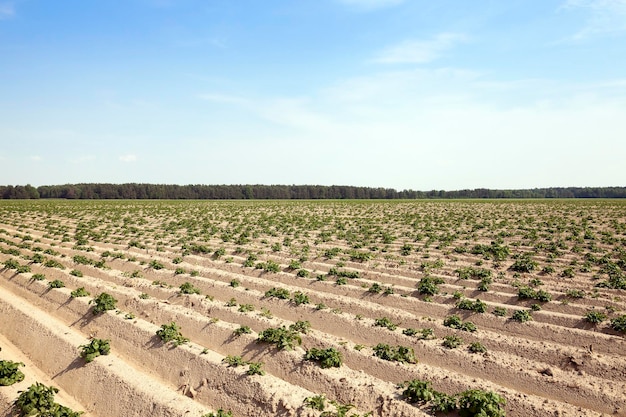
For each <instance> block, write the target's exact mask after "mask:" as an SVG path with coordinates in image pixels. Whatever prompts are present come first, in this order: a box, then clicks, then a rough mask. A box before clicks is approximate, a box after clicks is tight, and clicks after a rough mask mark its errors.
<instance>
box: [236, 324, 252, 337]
mask: <svg viewBox="0 0 626 417" xmlns="http://www.w3.org/2000/svg"><path fill="white" fill-rule="evenodd" d="M250 333H252V329H251V328H250V327H248V326H241V327H239V328H238V329H235V331H233V334H234V335H235V336H241V335H242V334H250Z"/></svg>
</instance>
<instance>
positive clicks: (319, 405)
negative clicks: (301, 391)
mask: <svg viewBox="0 0 626 417" xmlns="http://www.w3.org/2000/svg"><path fill="white" fill-rule="evenodd" d="M325 403H326V397H325V396H324V395H314V396H312V397H306V398H305V399H304V406H305V407H307V408H310V409H312V410H316V411H324V409H325V408H326V404H325Z"/></svg>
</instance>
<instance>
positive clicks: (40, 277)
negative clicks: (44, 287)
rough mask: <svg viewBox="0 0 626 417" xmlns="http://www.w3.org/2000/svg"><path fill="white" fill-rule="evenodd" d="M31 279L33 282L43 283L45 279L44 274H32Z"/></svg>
mask: <svg viewBox="0 0 626 417" xmlns="http://www.w3.org/2000/svg"><path fill="white" fill-rule="evenodd" d="M31 279H32V280H33V281H43V280H44V279H46V276H45V275H44V274H34V275H33V276H32V277H31Z"/></svg>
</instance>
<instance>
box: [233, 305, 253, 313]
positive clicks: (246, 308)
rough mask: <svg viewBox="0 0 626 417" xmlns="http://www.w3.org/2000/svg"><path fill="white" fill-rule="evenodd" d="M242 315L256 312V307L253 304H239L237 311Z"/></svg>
mask: <svg viewBox="0 0 626 417" xmlns="http://www.w3.org/2000/svg"><path fill="white" fill-rule="evenodd" d="M237 311H239V312H240V313H249V312H251V311H254V306H253V305H252V304H239V308H238V309H237Z"/></svg>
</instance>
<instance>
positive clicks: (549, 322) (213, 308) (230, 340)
mask: <svg viewBox="0 0 626 417" xmlns="http://www.w3.org/2000/svg"><path fill="white" fill-rule="evenodd" d="M63 221H64V222H70V223H72V222H74V221H75V220H73V219H70V218H63ZM21 222H22V223H25V224H21V225H20V226H19V227H18V226H16V225H15V224H14V223H12V222H10V221H8V220H7V219H5V222H4V223H2V222H0V223H1V224H0V227H1V228H3V230H4V231H5V233H4V234H3V235H2V237H3V241H2V242H0V248H2V249H10V248H19V252H20V256H19V257H17V256H15V255H12V254H11V253H8V250H5V251H3V253H0V262H4V261H6V260H8V259H17V260H19V262H20V264H22V265H25V264H27V265H29V267H30V272H24V273H17V272H16V271H15V270H14V269H8V268H4V269H2V270H1V271H0V275H1V276H0V314H1V316H2V320H1V321H0V346H1V347H2V348H3V350H2V351H1V352H0V358H1V359H5V358H8V359H12V360H20V361H22V362H24V363H26V364H27V366H26V368H25V373H26V374H27V379H26V380H25V381H23V382H22V383H20V384H17V385H16V386H12V387H0V410H1V413H3V414H0V415H2V416H4V415H6V416H9V415H10V411H9V408H10V403H11V402H12V401H13V400H14V398H15V397H16V395H17V391H18V390H21V389H25V387H28V386H29V385H30V384H31V383H33V381H35V380H37V381H40V382H44V383H46V384H48V385H54V386H57V387H59V388H60V389H61V391H60V393H59V395H58V402H60V403H62V404H64V405H68V406H70V407H71V408H73V409H76V410H85V411H86V412H87V413H86V414H85V416H89V417H91V416H105V415H106V416H128V415H137V416H141V415H156V416H161V415H162V416H182V415H185V416H188V415H189V416H198V417H200V416H202V415H203V414H206V413H208V412H210V411H211V410H217V409H218V408H222V409H225V410H232V412H233V415H234V416H317V415H319V412H315V411H313V410H311V409H309V408H306V407H304V405H303V404H304V400H305V398H307V397H311V396H313V395H317V394H323V395H325V397H326V398H327V399H329V400H334V401H338V402H340V403H343V404H353V405H354V406H355V407H356V408H355V409H354V410H353V412H354V413H365V412H371V413H372V415H373V416H381V417H382V416H398V417H400V416H424V415H428V414H427V410H426V408H425V407H423V406H422V407H420V406H416V405H412V404H408V403H406V402H405V401H404V400H403V399H402V398H401V395H400V392H401V390H399V389H398V388H397V387H396V385H397V384H398V383H401V382H403V381H406V380H410V379H414V378H419V379H423V380H428V381H430V382H432V384H433V386H434V387H435V388H436V389H437V390H440V391H443V392H446V393H449V394H454V393H458V392H461V391H463V390H467V389H476V388H480V389H485V390H491V391H495V392H498V393H500V394H501V395H503V396H504V397H505V398H506V399H507V405H506V409H507V415H508V416H525V417H529V416H546V415H555V416H595V415H617V416H626V395H625V394H624V393H625V392H626V357H625V356H624V352H625V351H626V338H624V336H623V335H621V334H618V333H616V332H614V331H613V330H611V329H610V327H609V326H607V325H606V324H600V325H595V326H594V325H591V324H589V323H587V322H585V321H584V320H582V319H581V317H582V316H583V315H584V314H585V313H586V312H587V311H589V310H590V309H598V310H599V309H605V308H606V307H607V306H610V307H611V308H612V309H613V310H614V311H616V313H615V314H619V312H620V311H623V310H624V309H626V305H625V302H624V298H622V297H623V296H624V295H626V292H624V291H620V290H610V291H609V290H600V291H597V292H596V293H595V294H596V295H595V296H594V297H585V298H581V299H569V298H567V297H566V295H565V293H566V291H567V290H570V289H573V288H574V289H575V288H579V289H581V290H585V291H589V290H590V286H589V285H588V284H586V283H585V280H586V279H589V278H590V277H589V276H587V275H584V274H581V275H580V276H578V277H577V278H576V279H574V280H571V281H570V282H566V283H564V282H563V280H562V279H556V278H555V279H553V278H552V277H550V276H545V275H538V274H525V275H523V277H522V278H523V279H526V280H528V279H530V278H541V280H543V281H544V286H543V287H542V288H545V289H547V290H549V291H550V293H551V294H553V300H552V301H549V302H544V303H541V310H540V311H536V312H534V313H533V320H532V321H530V322H526V323H518V322H515V321H512V320H511V319H510V318H504V317H496V316H495V315H493V314H490V313H484V314H477V313H471V312H468V311H464V310H459V309H457V308H456V307H455V301H456V300H455V299H454V298H453V297H452V296H451V294H452V293H454V292H458V293H460V294H462V295H463V296H464V297H467V298H470V299H476V298H480V299H481V300H482V301H484V302H486V303H487V305H488V311H491V310H493V308H494V307H505V308H507V310H508V317H510V314H511V312H513V311H514V310H516V309H527V308H529V307H530V305H531V304H533V303H535V302H534V301H532V300H531V301H520V300H518V298H517V290H516V288H515V287H512V286H511V284H510V282H511V278H510V277H509V273H508V272H507V273H506V277H505V278H503V279H500V280H497V281H496V282H494V283H493V284H492V285H491V287H490V290H489V291H488V292H483V291H477V290H476V289H475V287H476V285H477V281H476V280H461V279H459V278H458V276H457V274H456V273H455V272H454V271H455V270H456V269H457V268H460V267H463V266H471V265H474V264H475V263H476V259H475V257H473V256H472V255H469V254H456V255H455V256H454V257H452V256H451V255H443V253H442V257H445V256H447V257H445V259H446V265H445V266H444V267H443V268H439V269H437V270H434V271H424V270H423V268H419V267H416V264H417V263H418V259H419V258H415V262H413V263H408V264H401V263H400V264H399V263H395V262H392V261H388V262H383V261H382V260H374V261H367V262H352V261H350V260H344V261H343V262H342V266H341V267H340V268H341V269H342V270H348V271H358V272H359V273H360V278H358V279H349V280H348V282H347V284H346V285H337V284H336V283H335V282H334V278H330V277H329V278H328V279H326V280H325V281H321V280H318V279H317V276H319V275H325V274H326V273H327V272H328V271H329V270H330V269H331V268H334V267H335V268H336V263H335V262H334V261H330V260H328V259H326V258H324V257H322V256H311V257H309V259H307V260H305V261H303V262H302V267H303V268H306V269H307V270H308V271H310V272H311V273H310V275H309V277H306V278H305V277H296V274H295V272H294V271H293V270H292V269H290V268H289V267H288V266H289V264H290V261H291V260H292V259H293V255H292V254H289V253H288V252H287V251H285V250H279V251H273V252H271V253H270V256H269V258H270V259H273V260H274V261H276V262H277V263H279V264H280V265H281V272H278V273H273V272H264V271H262V270H259V269H255V268H247V267H243V266H242V263H243V262H244V261H245V259H246V255H243V254H241V253H240V248H238V245H236V244H233V243H224V242H221V241H219V240H218V241H214V242H207V244H209V245H212V246H213V247H217V246H218V245H219V246H221V247H224V248H225V252H226V255H224V256H221V257H219V258H217V257H215V256H211V255H210V254H206V255H201V254H195V255H194V254H185V256H184V257H181V253H180V249H179V248H176V246H175V245H173V244H172V245H171V246H170V245H168V244H167V243H160V244H158V245H155V246H148V247H146V248H137V247H129V246H128V244H126V243H123V242H117V243H116V240H120V238H119V237H117V238H116V237H115V236H109V238H108V239H107V241H90V242H89V247H90V250H89V251H85V250H81V248H77V247H75V246H74V244H73V243H71V242H62V241H61V239H60V238H54V237H51V236H50V233H49V230H48V229H46V228H45V227H44V225H43V224H41V223H40V222H38V221H37V219H36V218H33V219H30V220H28V219H21ZM159 224H160V222H159V221H155V220H154V219H153V221H152V222H151V223H148V224H146V225H144V226H143V227H145V228H146V229H149V228H150V227H157V226H158V225H159ZM155 225H156V226H155ZM26 233H27V234H28V236H29V237H30V238H31V239H33V240H35V241H36V242H35V243H34V244H32V245H29V247H24V246H22V247H20V245H21V244H22V243H23V239H21V238H20V236H23V235H24V234H26ZM158 239H159V238H156V237H155V238H154V240H153V241H152V242H154V241H156V240H158ZM147 241H151V240H150V239H148V240H147ZM276 241H278V240H271V238H268V239H267V245H271V244H272V243H275V242H276ZM334 245H337V243H336V242H335V243H334ZM34 247H39V250H37V251H35V250H33V248H34ZM157 247H158V250H156V249H157ZM246 247H247V248H248V249H249V250H254V249H255V248H256V249H259V251H260V250H261V248H263V247H264V246H263V245H262V244H261V243H260V241H258V240H253V241H252V242H250V243H249V244H247V246H246ZM327 247H328V248H330V247H332V246H331V245H327ZM399 247H400V244H398V243H393V244H391V245H390V246H389V250H390V251H391V250H393V249H395V250H396V251H397V250H399V249H398V248H399ZM518 248H520V247H518ZM46 249H50V253H47V254H46V255H45V256H46V258H47V259H54V260H55V261H57V262H59V263H61V264H62V265H64V266H65V269H63V270H62V269H59V268H51V267H45V266H43V265H42V264H41V263H37V262H33V261H32V258H33V256H34V255H35V254H36V253H42V250H46ZM324 249H325V247H324V246H323V245H320V248H319V249H318V253H319V252H321V251H323V250H324ZM519 250H524V247H521V248H520V249H519ZM106 252H109V253H111V252H116V253H121V254H124V257H123V258H121V259H113V258H111V257H107V258H103V259H105V261H106V266H107V268H106V269H104V268H96V267H94V266H92V265H82V264H78V263H76V262H74V261H73V260H72V258H73V257H74V256H75V255H81V256H85V257H87V258H90V259H94V260H99V259H100V257H101V255H102V254H104V253H106ZM568 256H569V255H568ZM568 256H566V257H564V259H563V261H562V262H563V265H567V262H571V261H570V258H571V257H568ZM129 258H130V260H129ZM177 258H180V259H177ZM267 258H268V256H267V255H266V256H265V257H264V259H267ZM433 258H434V257H433ZM226 259H229V260H228V261H226ZM409 259H411V258H409ZM150 262H159V263H161V264H162V265H163V268H162V269H159V270H157V269H155V268H153V267H150ZM509 262H510V261H509ZM177 268H178V269H180V270H182V272H181V271H178V272H177V271H176V270H177ZM501 269H502V270H503V271H507V268H506V265H504V266H502V267H501ZM71 271H80V272H81V273H82V276H77V275H81V274H78V273H70V272H71ZM190 271H195V273H194V274H193V275H190V273H189V272H190ZM133 272H137V273H136V274H135V275H138V276H137V277H135V278H131V275H132V273H133ZM37 273H41V274H44V275H45V278H46V279H45V280H44V281H34V280H33V279H32V276H33V274H37ZM427 274H428V275H431V276H437V277H439V278H441V279H442V280H443V284H441V285H440V289H441V291H440V293H439V294H437V295H435V296H433V297H432V300H424V297H423V296H421V295H419V294H418V293H417V292H416V286H417V284H418V283H419V280H420V279H421V278H423V277H424V276H425V275H427ZM589 275H590V274H589ZM54 279H59V280H62V281H63V282H64V283H65V288H60V289H50V288H48V282H50V281H52V280H54ZM233 280H236V282H237V283H238V285H232V282H233ZM155 282H159V283H162V285H155V284H154V283H155ZM185 282H189V283H191V284H193V285H194V286H195V287H196V288H198V290H199V292H200V295H195V294H192V295H181V294H179V290H178V287H179V286H180V285H181V284H183V283H185ZM373 283H379V284H381V285H382V286H392V287H393V290H394V291H393V294H390V295H383V294H372V293H370V292H368V291H367V289H368V288H369V287H370V286H371V285H372V284H373ZM79 287H84V288H85V289H86V290H87V291H89V292H90V293H91V294H92V296H91V297H84V298H71V297H70V292H71V291H72V290H74V289H76V288H79ZM273 287H278V288H284V289H286V290H288V291H289V292H290V294H293V293H294V292H296V291H301V292H303V293H306V294H307V295H308V296H309V299H310V302H309V303H308V304H303V305H296V304H295V303H294V302H293V301H290V300H279V299H276V298H271V297H266V296H265V291H267V290H268V289H270V288H273ZM101 292H107V293H109V294H111V295H113V296H114V297H115V298H116V299H117V300H118V303H117V310H116V311H109V312H106V313H105V314H103V315H98V316H94V315H93V314H92V312H91V308H92V306H91V305H90V304H89V301H90V300H91V299H92V298H93V295H95V294H99V293H101ZM232 299H235V300H236V303H234V306H228V305H227V304H228V303H229V301H230V300H232ZM563 300H566V302H564V301H563ZM320 304H323V305H324V306H325V307H326V308H323V309H322V308H320V307H316V305H320ZM240 305H252V306H253V307H254V310H253V311H250V312H241V311H239V308H238V306H240ZM451 314H458V315H459V316H460V317H461V318H462V319H463V320H470V321H472V322H473V323H475V324H476V326H477V327H478V330H477V331H476V332H474V333H469V332H462V331H459V330H454V329H450V328H448V327H445V326H443V324H442V322H443V320H442V319H443V318H444V317H446V316H449V315H451ZM622 314H623V313H622ZM381 317H387V318H389V319H390V320H391V321H392V322H393V323H395V324H397V325H398V328H397V329H395V330H393V331H391V330H389V329H386V328H383V327H377V326H375V320H376V319H378V318H381ZM298 320H306V321H309V322H310V324H311V326H312V330H311V331H310V332H309V333H308V334H305V335H302V345H301V346H299V347H296V348H295V349H294V350H291V351H278V350H276V349H275V348H273V347H271V346H268V345H266V344H262V343H258V342H257V341H256V338H257V335H258V333H259V332H261V331H262V330H264V329H266V328H268V327H279V326H289V325H290V324H293V323H294V322H296V321H298ZM171 321H175V322H176V323H177V324H179V325H180V327H181V328H182V332H183V334H184V335H185V336H186V337H187V338H189V339H190V342H189V343H187V344H185V345H182V346H178V347H175V346H173V345H170V344H166V345H164V344H163V343H162V342H161V341H160V340H159V339H158V338H157V337H156V334H155V333H156V330H157V329H159V327H160V325H161V324H165V323H169V322H171ZM240 326H249V327H250V328H251V330H252V332H251V333H250V334H242V335H239V336H234V333H233V332H234V331H235V330H236V329H238V328H239V327H240ZM406 328H416V329H422V328H431V329H433V331H434V335H435V337H434V338H432V339H428V340H420V339H419V338H417V337H415V336H406V335H404V334H402V330H403V329H406ZM450 335H457V336H460V337H462V338H463V341H464V346H465V347H461V348H457V349H447V348H444V347H443V346H442V338H443V337H445V336H450ZM90 337H98V338H106V339H110V340H111V346H112V354H111V355H108V356H104V357H99V358H97V359H96V360H95V361H94V362H92V363H89V364H85V363H84V360H82V359H81V358H80V357H79V350H78V346H79V345H81V344H85V343H86V342H87V341H88V340H89V338H90ZM471 342H480V343H482V344H484V345H485V346H487V348H488V351H487V353H484V354H473V353H470V352H469V351H468V349H467V345H468V344H469V343H471ZM378 343H386V344H389V345H403V346H408V347H411V348H413V349H414V351H415V353H416V357H417V358H418V360H419V361H418V363H417V364H399V363H395V362H389V361H385V360H382V359H379V358H377V357H375V356H374V355H373V350H372V347H373V346H375V345H376V344H378ZM312 347H317V348H328V347H334V348H336V349H337V350H339V351H340V352H341V353H342V356H343V365H342V366H341V367H340V368H332V369H322V368H320V367H319V366H318V365H316V364H315V363H313V362H309V361H305V360H303V357H304V353H305V351H306V350H307V349H310V348H312ZM357 348H358V349H357ZM228 355H238V356H241V357H242V358H243V359H244V360H245V361H252V362H263V369H264V370H265V371H266V375H264V376H259V375H247V374H246V369H247V367H245V366H242V367H237V368H234V367H229V366H227V365H225V364H224V363H223V362H222V359H223V358H224V357H226V356H228Z"/></svg>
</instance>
